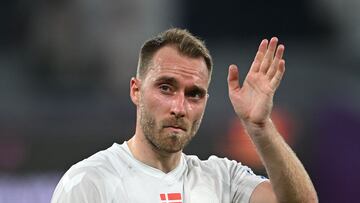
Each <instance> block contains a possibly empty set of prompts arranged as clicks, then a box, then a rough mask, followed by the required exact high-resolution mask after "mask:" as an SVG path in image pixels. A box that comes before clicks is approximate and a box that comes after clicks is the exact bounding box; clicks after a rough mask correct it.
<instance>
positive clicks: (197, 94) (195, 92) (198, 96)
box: [187, 90, 205, 100]
mask: <svg viewBox="0 0 360 203" xmlns="http://www.w3.org/2000/svg"><path fill="white" fill-rule="evenodd" d="M204 95H205V93H204V92H202V91H199V90H193V91H190V92H189V93H188V94H187V96H188V97H190V98H191V99H194V100H200V99H202V98H203V97H204Z"/></svg>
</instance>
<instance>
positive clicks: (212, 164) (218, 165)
mask: <svg viewBox="0 0 360 203" xmlns="http://www.w3.org/2000/svg"><path fill="white" fill-rule="evenodd" d="M185 160H186V162H187V164H188V165H189V166H190V167H203V168H211V169H212V170H225V171H228V172H229V173H231V172H236V170H240V169H242V170H244V171H248V172H249V173H252V171H251V169H250V168H248V167H247V166H245V165H242V164H241V163H240V162H237V161H235V160H229V159H228V158H226V157H225V158H220V157H217V156H215V155H212V156H210V157H209V158H208V159H206V160H201V159H199V157H197V156H194V155H185ZM234 170H235V171H234Z"/></svg>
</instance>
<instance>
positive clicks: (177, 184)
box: [51, 142, 267, 203]
mask: <svg viewBox="0 0 360 203" xmlns="http://www.w3.org/2000/svg"><path fill="white" fill-rule="evenodd" d="M265 180H267V179H265V178H263V177H261V176H256V175H255V174H254V173H253V172H252V171H251V170H250V169H249V168H248V167H246V166H243V165H241V164H240V163H238V162H236V161H230V160H228V159H226V158H218V157H216V156H211V157H209V159H208V160H206V161H202V160H200V159H199V158H198V157H197V156H189V155H185V154H182V158H181V161H180V164H179V165H178V166H177V167H176V168H175V169H174V170H172V171H171V172H169V173H164V172H162V171H160V170H158V169H155V168H153V167H150V166H148V165H146V164H144V163H142V162H140V161H138V160H136V159H135V158H134V157H133V155H132V154H131V152H130V150H129V148H128V146H127V143H126V142H124V143H123V144H122V145H119V144H116V143H115V144H113V145H112V146H111V147H110V148H108V149H106V150H104V151H100V152H98V153H96V154H94V155H93V156H91V157H89V158H87V159H85V160H83V161H81V162H79V163H77V164H75V165H73V166H72V167H71V168H70V169H69V170H68V171H67V172H66V173H65V174H64V176H63V177H62V178H61V180H60V182H59V184H58V185H57V187H56V189H55V191H54V194H53V197H52V200H51V203H72V202H76V203H95V202H96V203H99V202H102V203H103V202H104V203H105V202H109V203H110V202H111V203H128V202H136V203H144V202H150V203H190V202H191V203H205V202H206V203H212V202H214V203H215V202H216V203H218V202H222V203H230V202H236V203H238V202H246V203H247V202H249V199H250V196H251V193H252V191H253V190H254V189H255V187H256V186H257V185H258V184H259V183H261V182H263V181H265Z"/></svg>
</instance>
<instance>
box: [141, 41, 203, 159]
mask: <svg viewBox="0 0 360 203" xmlns="http://www.w3.org/2000/svg"><path fill="white" fill-rule="evenodd" d="M208 80H209V72H208V70H207V66H206V63H205V61H204V59H203V58H201V57H200V58H190V57H187V56H183V55H181V54H179V52H178V51H177V49H176V48H175V47H173V46H165V47H163V48H161V49H160V50H159V51H157V52H156V53H155V55H154V57H153V60H152V65H151V67H149V70H148V72H147V74H146V76H145V77H144V78H143V80H142V81H141V85H140V86H141V87H140V97H139V106H138V110H139V112H138V115H139V116H140V118H139V119H140V125H141V129H142V131H143V133H144V136H145V138H146V139H147V140H148V141H149V142H150V143H151V144H152V145H153V146H154V147H155V148H156V149H157V150H160V151H163V152H167V153H175V152H178V151H180V150H182V149H183V148H184V147H185V145H186V144H188V143H189V141H190V140H191V139H192V138H193V137H194V135H195V134H196V132H197V130H198V128H199V125H200V123H201V120H202V117H203V114H204V110H205V106H206V101H207V88H208Z"/></svg>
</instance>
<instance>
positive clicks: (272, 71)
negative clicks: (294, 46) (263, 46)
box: [266, 44, 285, 80]
mask: <svg viewBox="0 0 360 203" xmlns="http://www.w3.org/2000/svg"><path fill="white" fill-rule="evenodd" d="M284 50H285V47H284V45H282V44H280V45H279V46H278V48H277V50H276V53H275V58H274V61H273V62H272V63H271V66H270V68H269V70H268V72H267V73H266V75H267V76H268V78H269V79H270V80H271V79H272V78H273V77H274V75H275V73H276V71H277V70H278V68H279V63H280V60H281V59H282V57H283V54H284Z"/></svg>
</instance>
